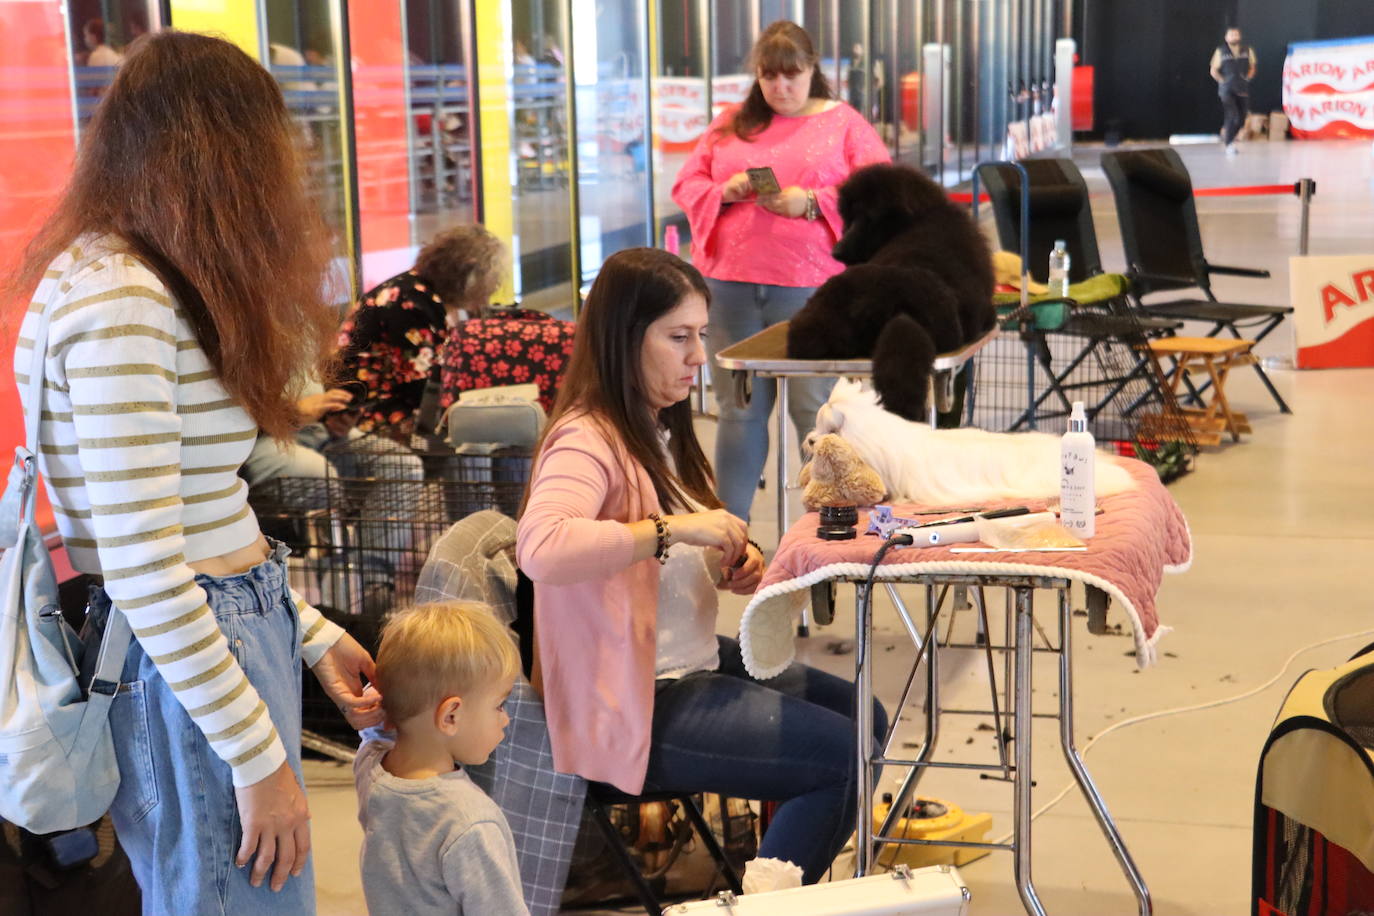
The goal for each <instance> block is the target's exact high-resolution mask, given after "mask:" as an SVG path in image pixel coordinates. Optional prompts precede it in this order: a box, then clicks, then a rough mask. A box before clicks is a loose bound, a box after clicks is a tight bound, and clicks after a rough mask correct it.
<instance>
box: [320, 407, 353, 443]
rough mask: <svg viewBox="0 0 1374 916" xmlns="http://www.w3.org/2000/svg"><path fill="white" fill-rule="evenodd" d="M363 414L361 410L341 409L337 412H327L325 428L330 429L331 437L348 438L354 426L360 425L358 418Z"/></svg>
mask: <svg viewBox="0 0 1374 916" xmlns="http://www.w3.org/2000/svg"><path fill="white" fill-rule="evenodd" d="M361 416H362V414H361V412H360V411H357V410H341V411H338V412H337V413H331V414H326V415H325V418H324V428H325V429H326V430H328V432H329V435H330V437H332V438H334V439H346V438H348V434H349V433H351V432H352V431H353V427H355V426H357V425H358V419H359V418H360V417H361Z"/></svg>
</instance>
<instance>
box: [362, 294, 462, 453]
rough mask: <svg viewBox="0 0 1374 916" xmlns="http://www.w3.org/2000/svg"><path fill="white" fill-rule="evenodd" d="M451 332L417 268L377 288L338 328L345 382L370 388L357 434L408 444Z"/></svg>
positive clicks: (439, 302) (441, 310)
mask: <svg viewBox="0 0 1374 916" xmlns="http://www.w3.org/2000/svg"><path fill="white" fill-rule="evenodd" d="M447 333H448V329H447V324H446V316H445V311H444V303H443V302H442V301H441V300H440V299H439V297H438V296H437V295H435V294H434V292H433V290H432V289H431V288H430V285H429V283H427V282H426V281H425V279H424V278H423V277H421V276H420V275H419V274H417V273H416V272H415V271H414V270H413V269H412V270H408V271H406V272H405V273H403V274H398V275H397V276H394V277H392V278H391V279H390V280H386V281H384V282H382V283H380V284H378V285H377V286H376V287H375V288H373V289H372V290H371V291H370V292H368V293H367V294H366V295H364V296H363V297H362V299H360V300H359V301H358V304H357V305H356V306H354V307H353V310H352V311H351V312H349V314H348V317H347V318H346V319H344V323H343V325H342V326H341V327H340V328H339V338H338V346H339V351H340V356H341V358H342V360H343V373H342V375H343V379H344V380H349V379H357V380H358V381H359V382H362V383H363V385H364V386H365V387H366V392H367V393H366V394H365V395H364V396H363V397H362V399H361V400H356V399H355V401H354V403H355V404H357V405H358V406H359V407H360V408H361V415H360V416H359V418H358V429H360V430H362V431H363V432H371V431H373V430H379V431H384V432H386V433H387V434H388V435H390V436H392V437H393V438H396V439H399V440H401V441H406V440H408V439H409V437H410V433H411V430H412V429H413V427H414V425H415V412H416V410H418V409H419V407H420V400H421V398H422V397H423V396H424V391H425V382H426V381H427V380H428V379H429V376H430V372H431V371H432V368H433V366H434V365H435V360H436V356H437V354H438V352H439V348H440V347H441V346H442V345H443V343H444V340H445V338H446V336H447Z"/></svg>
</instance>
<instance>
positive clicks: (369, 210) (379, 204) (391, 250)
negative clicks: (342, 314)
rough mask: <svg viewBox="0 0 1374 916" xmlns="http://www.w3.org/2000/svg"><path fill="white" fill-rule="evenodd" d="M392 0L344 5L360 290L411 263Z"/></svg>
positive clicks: (395, 2)
mask: <svg viewBox="0 0 1374 916" xmlns="http://www.w3.org/2000/svg"><path fill="white" fill-rule="evenodd" d="M403 26H404V17H403V14H402V5H401V2H400V0H371V2H369V3H353V4H350V5H349V7H348V34H349V63H350V70H351V76H352V79H353V123H354V130H353V136H354V138H355V143H356V149H357V154H356V156H355V157H354V158H355V161H356V162H357V170H356V175H357V185H358V237H359V241H360V243H361V249H362V250H361V252H360V257H361V262H362V263H361V270H362V285H363V288H364V289H369V288H371V287H372V286H375V285H376V284H378V283H380V282H382V281H383V280H385V279H387V278H388V277H392V276H395V275H396V274H397V273H399V272H401V271H403V270H406V269H407V268H409V267H410V266H411V264H413V263H414V260H415V249H414V247H413V245H412V242H413V239H412V231H411V214H412V209H411V194H410V192H411V162H412V160H411V155H410V146H411V143H410V138H411V134H412V133H413V130H412V129H411V126H410V125H409V124H408V121H409V117H410V113H409V110H408V105H407V97H408V86H407V79H408V73H407V71H408V64H407V55H406V41H405V36H404V30H403Z"/></svg>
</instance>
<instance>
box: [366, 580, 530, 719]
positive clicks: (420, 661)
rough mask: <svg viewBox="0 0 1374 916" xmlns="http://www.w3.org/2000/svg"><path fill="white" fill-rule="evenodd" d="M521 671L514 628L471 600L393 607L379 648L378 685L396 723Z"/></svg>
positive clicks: (384, 704)
mask: <svg viewBox="0 0 1374 916" xmlns="http://www.w3.org/2000/svg"><path fill="white" fill-rule="evenodd" d="M519 671H520V652H519V650H518V649H516V647H515V642H514V640H513V639H512V638H511V633H510V631H509V630H508V629H506V627H505V626H504V625H503V624H502V623H501V622H500V621H498V620H497V619H496V615H495V614H493V613H492V610H491V608H490V607H488V606H487V605H485V604H480V603H477V602H471V601H448V602H438V603H435V604H421V605H416V606H414V607H409V608H404V609H401V610H398V611H395V612H394V613H393V614H392V615H391V617H390V618H389V619H388V620H387V622H386V625H385V626H384V627H383V628H382V642H381V645H380V646H379V647H378V649H377V687H378V689H379V690H381V693H382V705H383V707H385V709H386V713H387V718H388V719H390V720H391V721H392V722H393V723H399V722H404V721H405V720H407V719H409V718H411V717H412V716H415V715H417V714H419V713H422V712H425V711H427V710H430V711H432V710H433V709H434V707H435V705H436V704H438V703H439V701H440V700H442V699H444V698H445V697H451V696H460V697H461V696H465V695H466V694H467V693H469V692H470V691H472V690H475V689H479V688H481V687H484V686H486V685H488V684H492V683H495V682H497V681H500V680H503V679H505V678H511V677H514V676H515V675H516V674H517V673H518V672H519Z"/></svg>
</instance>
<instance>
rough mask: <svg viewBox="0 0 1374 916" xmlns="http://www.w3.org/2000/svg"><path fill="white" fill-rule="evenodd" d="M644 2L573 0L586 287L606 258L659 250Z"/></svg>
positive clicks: (581, 225)
mask: <svg viewBox="0 0 1374 916" xmlns="http://www.w3.org/2000/svg"><path fill="white" fill-rule="evenodd" d="M646 13H647V10H646V8H645V4H644V3H643V2H642V0H573V23H572V39H573V76H574V84H575V86H576V92H577V105H576V108H577V136H576V142H577V170H578V174H577V181H578V198H579V200H580V202H581V212H580V213H579V214H578V217H579V227H580V234H581V251H580V257H581V267H582V277H581V280H582V281H583V282H587V281H590V280H591V279H592V278H593V277H595V276H596V273H597V271H598V270H599V269H600V267H601V263H602V261H604V260H605V258H606V257H607V256H608V255H610V254H612V253H614V252H616V251H619V250H621V249H622V248H630V247H633V246H636V245H646V244H652V243H653V241H654V239H653V226H652V223H651V219H652V210H651V209H650V207H649V205H650V203H651V197H650V191H649V188H650V185H649V174H648V150H649V146H648V139H649V137H648V119H647V103H648V99H647V98H646V90H647V88H648V87H647V85H646V79H645V74H646V69H645V68H646V61H645V56H646V50H647V35H646V34H645V28H646V24H645V16H646Z"/></svg>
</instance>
